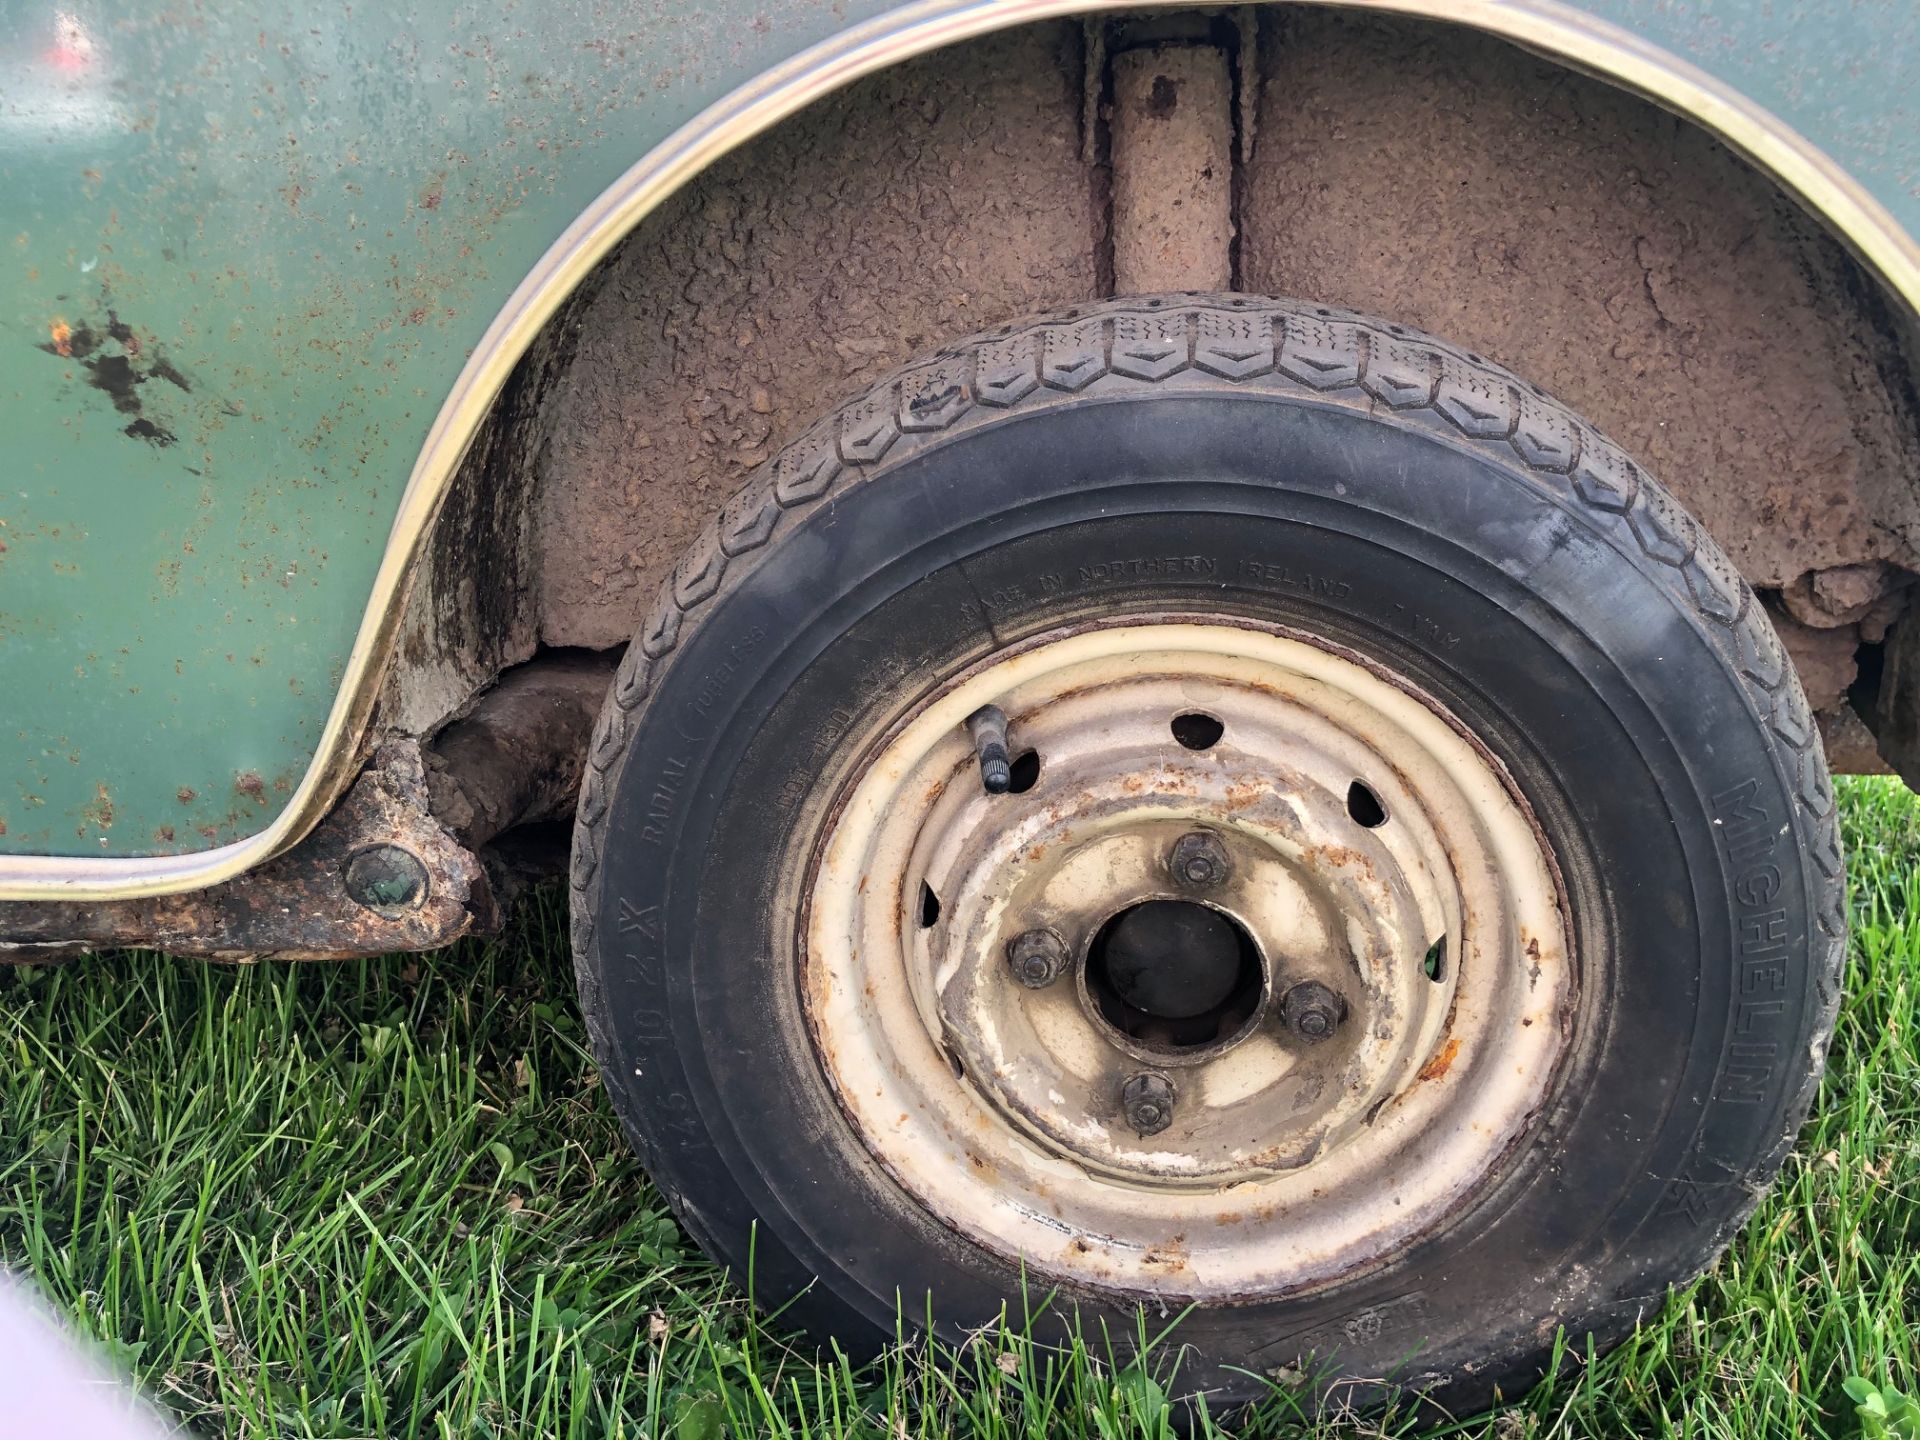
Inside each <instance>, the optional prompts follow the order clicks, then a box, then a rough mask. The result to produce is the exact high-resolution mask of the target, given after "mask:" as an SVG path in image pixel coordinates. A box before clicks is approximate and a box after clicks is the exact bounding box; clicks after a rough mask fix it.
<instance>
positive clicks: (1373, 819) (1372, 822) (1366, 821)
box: [1347, 780, 1387, 830]
mask: <svg viewBox="0 0 1920 1440" xmlns="http://www.w3.org/2000/svg"><path fill="white" fill-rule="evenodd" d="M1347 814H1349V815H1351V816H1352V817H1353V822H1354V824H1356V825H1364V826H1366V827H1367V829H1369V830H1377V829H1379V827H1380V826H1382V825H1384V824H1386V823H1387V807H1386V806H1384V805H1382V804H1381V803H1380V797H1379V796H1378V795H1376V794H1374V793H1373V790H1372V787H1370V786H1369V785H1368V784H1367V783H1366V782H1365V781H1364V780H1356V781H1354V782H1353V783H1352V784H1351V785H1349V786H1348V787H1347Z"/></svg>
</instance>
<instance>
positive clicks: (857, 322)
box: [534, 24, 1104, 648]
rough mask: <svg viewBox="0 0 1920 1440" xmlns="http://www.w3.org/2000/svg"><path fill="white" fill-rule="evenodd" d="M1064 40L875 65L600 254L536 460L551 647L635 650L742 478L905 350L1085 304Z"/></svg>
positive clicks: (1090, 283) (1087, 236) (1042, 38)
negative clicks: (615, 248)
mask: <svg viewBox="0 0 1920 1440" xmlns="http://www.w3.org/2000/svg"><path fill="white" fill-rule="evenodd" d="M1080 53H1081V31H1080V27H1079V26H1078V25H1073V24H1056V25H1042V26H1033V27H1027V28H1023V29H1019V30H1014V31H1011V32H1008V33H1006V34H1002V35H998V36H994V37H991V38H989V39H988V40H985V41H982V42H979V43H977V44H973V45H969V46H966V47H964V48H961V49H957V50H952V51H945V52H941V53H937V54H934V55H931V56H928V57H926V58H925V59H922V60H917V61H915V62H913V63H911V64H908V65H905V66H902V67H901V68H899V69H898V70H893V71H888V72H886V73H884V74H882V75H879V76H876V77H874V78H872V79H870V80H866V81H863V82H862V83H860V84H858V85H856V86H854V87H853V88H852V89H850V90H848V91H845V92H843V93H841V94H839V95H836V96H833V97H832V98H830V99H828V100H826V101H824V102H822V103H821V104H820V105H819V106H817V107H815V108H814V109H812V110H809V111H808V112H806V113H805V114H804V115H801V116H799V117H798V118H797V119H796V120H794V121H792V122H790V123H789V124H787V125H785V126H782V127H781V128H780V129H778V130H776V131H775V132H773V133H772V134H770V135H768V136H766V137H765V138H763V139H761V140H759V141H756V142H755V143H753V144H751V145H749V146H747V147H746V148H744V149H743V150H740V151H737V152H735V153H734V154H733V155H731V156H729V157H727V158H726V159H725V160H722V161H721V162H720V163H719V164H717V165H716V166H714V168H713V169H712V170H710V171H708V172H707V173H706V174H705V175H703V176H701V178H700V179H699V180H697V181H696V182H695V183H694V184H693V185H691V186H690V187H688V189H687V190H686V191H685V192H683V193H682V194H680V195H678V196H676V197H675V198H674V200H673V201H672V202H670V203H669V204H668V205H667V206H666V207H665V208H664V209H663V210H662V212H661V213H659V214H657V215H655V216H654V217H652V218H651V219H649V220H648V221H647V222H646V223H645V224H643V225H642V226H641V228H640V229H639V231H637V232H636V233H635V235H634V236H633V237H632V239H631V240H630V241H629V242H628V243H627V245H626V246H625V247H624V248H623V249H622V250H621V252H620V254H619V255H618V256H617V257H616V258H615V259H614V260H613V261H612V262H611V265H612V273H611V275H610V276H609V278H608V283H607V284H606V286H605V288H604V289H603V290H602V291H601V292H600V296H599V299H598V301H597V302H596V303H594V304H593V305H592V306H590V307H589V308H588V309H587V311H586V312H585V313H584V314H583V316H582V318H581V326H582V329H581V335H580V340H579V347H578V350H577V352H576V354H575V358H574V362H573V368H572V372H571V375H570V377H569V381H568V384H567V386H566V389H565V393H564V394H563V395H562V397H561V399H560V402H559V403H560V409H559V412H558V414H557V415H556V417H555V424H554V428H553V433H552V438H551V440H550V441H549V443H548V445H547V447H546V449H545V451H544V452H543V454H542V456H541V459H540V475H539V488H538V494H537V498H536V502H535V511H534V546H535V554H536V557H537V564H538V567H539V574H540V577H541V594H540V606H539V616H538V622H539V628H540V635H541V639H542V640H543V641H544V642H545V643H547V644H550V645H551V644H561V645H580V646H590V647H595V648H599V647H605V646H610V645H616V644H622V643H624V642H625V641H626V640H627V639H628V638H630V637H631V636H632V634H633V632H634V630H635V628H636V627H637V626H638V624H639V622H640V617H641V615H642V613H643V612H644V611H645V610H646V608H647V607H648V606H649V605H650V604H651V603H652V601H653V595H654V591H655V589H656V587H657V586H658V584H659V580H660V577H661V576H662V575H664V574H665V573H666V572H667V570H668V568H669V567H670V566H671V565H672V564H673V562H674V560H675V559H676V558H677V557H678V555H679V554H680V552H681V550H682V549H684V548H685V546H686V545H687V544H688V543H689V542H690V541H691V540H692V539H693V538H694V536H695V535H696V534H697V533H698V531H699V529H700V526H701V525H702V524H703V523H704V522H705V521H706V520H707V519H708V517H710V516H711V515H712V514H713V513H714V512H715V511H717V510H718V509H719V508H720V506H721V505H722V504H724V503H725V502H726V500H727V499H728V497H730V496H731V495H732V494H733V493H734V491H735V490H737V489H739V487H740V486H741V485H742V484H744V483H745V481H746V478H747V476H748V475H749V474H750V473H751V472H752V470H753V468H754V467H755V466H756V465H758V464H759V463H760V462H761V461H763V460H765V459H766V458H767V457H768V456H770V455H772V454H773V453H774V452H775V451H776V450H778V449H779V448H780V447H781V446H782V445H784V444H785V443H786V442H787V441H789V440H791V439H792V438H793V437H794V436H795V435H797V434H799V433H800V431H801V430H802V429H804V428H805V427H806V426H808V425H810V424H812V423H813V421H814V420H815V419H817V418H818V417H819V416H821V415H822V414H824V413H826V412H827V411H828V410H830V409H831V408H832V407H833V406H834V405H835V404H837V403H838V402H839V401H841V400H843V399H845V398H846V396H848V395H849V394H852V393H853V392H855V391H857V390H859V389H860V388H861V387H862V386H863V385H865V384H867V383H869V382H870V381H872V380H873V379H875V378H877V377H878V376H880V375H882V374H884V373H886V372H887V371H888V370H890V369H892V368H894V367H895V366H897V365H899V364H901V363H903V362H904V361H906V360H907V359H909V358H911V357H912V356H913V355H915V354H917V353H919V352H921V351H924V350H926V349H927V348H928V347H930V346H936V345H939V344H941V343H942V342H943V341H946V340H949V339H953V338H956V337H959V336H964V335H967V334H970V333H972V332H973V331H976V330H979V329H981V328H982V327H984V326H987V325H990V324H997V323H999V322H1000V321H1001V320H1002V319H1004V318H1006V317H1008V316H1015V315H1024V314H1028V313H1030V312H1032V311H1035V310H1043V309H1047V308H1049V307H1054V306H1060V305H1068V304H1072V303H1074V302H1077V301H1084V300H1089V299H1094V298H1096V297H1097V295H1098V282H1097V259H1098V242H1099V236H1100V232H1101V229H1102V226H1103V224H1104V221H1103V218H1102V216H1101V214H1100V212H1099V211H1098V210H1096V207H1095V204H1094V198H1095V197H1094V191H1093V185H1092V180H1091V175H1090V171H1089V169H1088V167H1087V166H1086V165H1085V164H1084V163H1083V162H1082V160H1081V136H1080V122H1081V92H1080V83H1079V75H1078V67H1079V63H1080Z"/></svg>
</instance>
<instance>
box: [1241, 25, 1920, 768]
mask: <svg viewBox="0 0 1920 1440" xmlns="http://www.w3.org/2000/svg"><path fill="white" fill-rule="evenodd" d="M1259 72H1260V93H1259V96H1258V103H1259V117H1260V119H1259V135H1258V144H1257V146H1256V148H1255V150H1254V153H1253V157H1252V159H1251V161H1250V163H1249V164H1248V166H1247V167H1246V171H1245V175H1244V178H1243V185H1244V191H1243V199H1242V210H1241V219H1242V225H1243V234H1242V236H1241V245H1242V256H1243V271H1244V273H1243V274H1242V276H1241V277H1240V281H1241V287H1242V288H1243V289H1247V290H1254V291H1262V292H1271V293H1275V294H1283V295H1292V296H1297V297H1300V298H1302V299H1310V300H1316V301H1320V302H1323V303H1327V304H1339V305H1349V306H1353V307H1355V308H1357V309H1361V310H1369V311H1373V312H1375V313H1378V314H1382V315H1389V316H1392V317H1393V318H1395V319H1397V320H1403V321H1405V322H1406V323H1408V324H1410V325H1416V326H1420V327H1422V328H1425V329H1428V330H1431V331H1432V332H1433V333H1435V334H1438V335H1443V336H1445V337H1447V338H1448V339H1450V340H1452V341H1454V342H1455V343H1457V344H1460V345H1463V346H1469V347H1472V348H1473V349H1474V350H1476V351H1479V352H1480V353H1483V354H1486V355H1488V356H1491V357H1493V358H1495V359H1497V360H1498V361H1499V362H1500V363H1501V364H1503V365H1506V366H1509V367H1511V368H1512V369H1513V370H1515V371H1516V372H1518V373H1519V374H1522V375H1525V376H1527V377H1528V378H1529V379H1531V380H1533V381H1535V382H1537V383H1539V384H1541V385H1544V386H1545V387H1546V388H1547V389H1548V390H1550V391H1552V392H1553V394H1554V395H1556V396H1557V397H1558V398H1559V399H1561V400H1564V401H1565V402H1566V403H1567V404H1569V405H1571V406H1573V407H1574V408H1575V409H1576V410H1578V411H1580V412H1581V413H1583V414H1585V415H1587V416H1589V417H1591V418H1592V419H1593V421H1594V422H1595V423H1596V424H1598V425H1600V426H1601V427H1602V428H1604V429H1605V430H1606V431H1608V433H1610V434H1611V435H1612V436H1613V437H1614V439H1615V440H1616V441H1618V442H1619V443H1620V444H1621V445H1622V446H1623V447H1625V448H1626V449H1627V450H1628V451H1629V452H1630V453H1631V454H1633V455H1634V456H1635V458H1637V459H1639V460H1642V461H1644V462H1645V463H1646V465H1647V467H1648V468H1649V469H1650V470H1651V471H1652V472H1653V473H1654V474H1656V475H1658V476H1659V477H1660V478H1661V480H1662V481H1663V482H1664V483H1665V484H1666V485H1667V487H1668V488H1669V489H1670V490H1672V491H1673V493H1674V495H1675V496H1676V498H1678V499H1679V500H1680V501H1681V503H1682V504H1684V505H1686V506H1687V508H1688V509H1689V510H1691V511H1692V512H1693V514H1694V515H1696V516H1698V517H1699V519H1700V520H1701V521H1702V522H1703V523H1704V524H1705V525H1706V527H1707V529H1708V531H1709V532H1710V533H1711V534H1712V535H1713V536H1714V538H1715V539H1717V540H1718V541H1719V542H1720V544H1721V546H1722V548H1724V549H1725V550H1726V552H1727V554H1728V555H1729V557H1730V558H1731V559H1732V560H1733V561H1734V563H1735V564H1736V565H1737V566H1738V567H1739V569H1740V571H1741V573H1742V574H1744V575H1745V576H1746V577H1747V579H1748V581H1749V582H1750V583H1752V584H1753V585H1754V586H1755V587H1756V588H1758V589H1760V590H1761V591H1762V592H1763V594H1764V595H1766V598H1767V600H1768V608H1769V611H1770V612H1771V613H1772V614H1773V615H1774V616H1775V617H1776V619H1777V620H1778V621H1780V622H1781V626H1780V628H1781V630H1782V638H1783V640H1784V641H1785V643H1786V644H1787V647H1788V649H1789V651H1790V652H1791V653H1792V654H1793V656H1794V659H1795V662H1796V665H1797V666H1798V667H1799V669H1800V670H1801V674H1802V679H1803V681H1804V682H1805V683H1806V687H1807V691H1808V698H1809V700H1810V701H1811V703H1812V704H1813V706H1814V708H1815V709H1816V710H1819V711H1822V712H1827V714H1828V715H1830V716H1832V717H1833V718H1834V719H1835V720H1836V721H1840V722H1844V720H1845V719H1847V718H1849V717H1844V716H1842V715H1841V713H1840V712H1841V711H1842V710H1843V707H1844V703H1845V695H1846V691H1847V688H1848V686H1849V685H1851V684H1852V683H1853V681H1854V679H1855V677H1856V669H1855V652H1856V651H1857V650H1858V649H1859V648H1860V647H1861V646H1862V645H1875V644H1878V643H1879V642H1880V641H1881V640H1883V639H1884V638H1885V635H1886V633H1887V629H1888V626H1889V624H1890V623H1891V622H1892V621H1893V619H1894V618H1895V617H1896V616H1897V615H1898V614H1899V613H1900V611H1901V610H1902V609H1903V608H1904V604H1905V596H1904V594H1903V593H1902V592H1903V590H1904V587H1905V584H1906V582H1907V580H1908V578H1909V577H1908V575H1907V573H1906V572H1907V571H1908V570H1910V569H1913V568H1916V567H1920V556H1917V554H1916V540H1920V496H1917V495H1916V484H1920V444H1917V441H1916V427H1920V416H1916V414H1915V411H1914V406H1913V403H1912V393H1913V392H1912V382H1911V378H1910V372H1909V370H1908V367H1907V362H1906V360H1905V358H1904V357H1903V356H1902V355H1901V354H1900V353H1899V352H1898V346H1897V341H1896V340H1895V339H1894V337H1893V335H1892V333H1891V323H1890V321H1889V320H1888V317H1886V316H1885V315H1883V314H1881V313H1879V306H1878V304H1877V296H1876V295H1875V293H1874V292H1873V290H1872V287H1871V284H1870V282H1868V281H1867V280H1866V278H1865V277H1864V276H1863V275H1862V274H1861V272H1860V270H1859V268H1858V266H1857V265H1856V264H1855V263H1854V262H1853V260H1852V259H1851V258H1850V257H1849V256H1847V255H1846V253H1845V252H1844V251H1843V250H1842V249H1841V247H1840V246H1839V244H1838V243H1837V242H1835V241H1833V240H1832V239H1831V238H1829V237H1828V236H1827V235H1826V233H1825V232H1824V231H1822V230H1821V229H1820V228H1819V227H1818V225H1817V224H1816V223H1815V222H1813V221H1812V220H1810V219H1809V218H1808V217H1806V216H1805V215H1803V214H1801V213H1800V212H1799V211H1798V210H1796V209H1794V208H1792V207H1791V206H1790V205H1789V204H1788V203H1787V202H1786V201H1785V200H1783V199H1782V198H1781V197H1780V196H1779V194H1778V193H1777V192H1776V191H1775V190H1774V188H1773V187H1772V186H1771V184H1770V183H1769V182H1767V181H1766V180H1765V179H1763V178H1762V177H1761V176H1759V175H1758V174H1757V173H1755V172H1754V171H1753V170H1752V169H1750V168H1749V167H1748V166H1747V165H1746V164H1745V163H1744V162H1742V161H1740V160H1738V159H1737V158H1735V157H1734V156H1733V155H1732V154H1731V153H1730V152H1729V151H1727V150H1726V149H1725V148H1724V147H1723V146H1721V145H1720V144H1719V143H1718V142H1717V141H1715V140H1713V139H1711V138H1710V137H1708V136H1707V135H1705V134H1704V133H1703V132H1701V131H1700V130H1698V129H1696V128H1695V127H1693V126H1692V125H1690V124H1689V123H1687V122H1685V121H1682V120H1680V119H1678V118H1676V117H1674V116H1672V115H1669V114H1667V113H1665V112H1664V111H1661V110H1659V109H1657V108H1655V107H1654V106H1652V105H1649V104H1647V103H1645V102H1643V101H1640V100H1638V99H1636V98H1634V97H1632V96H1629V95H1626V94H1624V93H1622V92H1620V91H1618V90H1614V89H1612V88H1610V87H1608V86H1606V85H1603V84H1600V83H1599V82H1597V81H1593V80H1588V79H1585V78H1582V77H1580V76H1577V75H1573V74H1571V73H1569V72H1567V71H1565V70H1562V69H1559V68H1558V67H1556V66H1554V65H1552V64H1550V63H1548V62H1547V61H1545V60H1541V59H1538V58H1536V57H1533V56H1530V55H1527V54H1525V53H1523V52H1521V51H1519V50H1516V49H1514V48H1512V47H1510V46H1506V45H1503V44H1500V43H1498V42H1496V41H1492V40H1488V39H1484V38H1481V37H1477V36H1473V35H1470V34H1466V33H1464V32H1460V31H1455V30H1451V29H1447V28H1445V27H1441V26H1437V25H1425V24H1405V23H1384V22H1380V21H1374V20H1367V19H1351V18H1347V17H1342V16H1337V15H1329V14H1324V13H1317V12H1314V11H1311V10H1306V9H1302V10H1297V11H1291V12H1288V13H1286V14H1284V15H1283V16H1281V17H1280V23H1278V24H1277V25H1275V26H1270V27H1268V35H1267V37H1266V43H1263V44H1262V46H1261V51H1260V62H1259ZM1863 319H1864V320H1865V321H1866V322H1868V323H1863ZM1876 321H1877V322H1879V323H1880V324H1882V325H1884V326H1885V327H1886V328H1885V330H1883V331H1882V332H1881V333H1877V334H1876V333H1875V330H1874V328H1873V322H1876ZM1835 571H1837V572H1838V574H1837V575H1834V576H1831V577H1829V576H1827V575H1826V574H1825V572H1835ZM1778 590H1785V591H1786V592H1787V593H1786V594H1785V595H1784V596H1782V595H1776V594H1772V593H1770V592H1774V591H1778ZM1831 590H1841V591H1844V592H1845V594H1844V595H1837V596H1835V597H1834V601H1835V603H1832V604H1821V603H1818V601H1817V597H1818V596H1820V595H1822V594H1823V593H1825V592H1827V591H1831ZM1854 602H1860V603H1858V604H1855V603H1854ZM1834 728H1835V727H1834V726H1829V730H1830V732H1831V731H1832V730H1833V729H1834ZM1840 728H1842V729H1844V730H1845V732H1846V734H1847V735H1848V736H1849V737H1851V739H1852V740H1853V743H1854V747H1855V748H1858V744H1859V741H1860V740H1862V739H1864V735H1863V734H1862V733H1861V732H1860V729H1859V724H1858V721H1857V720H1854V721H1852V723H1851V725H1845V724H1844V723H1842V724H1841V726H1840ZM1841 758H1846V757H1841Z"/></svg>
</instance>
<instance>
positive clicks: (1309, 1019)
mask: <svg viewBox="0 0 1920 1440" xmlns="http://www.w3.org/2000/svg"><path fill="white" fill-rule="evenodd" d="M1346 1015H1347V1007H1346V1003H1345V1002H1344V1001H1342V1000H1341V998H1340V997H1339V996H1338V995H1336V994H1334V993H1333V991H1331V990H1329V989H1328V988H1327V987H1326V986H1324V985H1322V984H1321V983H1320V982H1319V981H1318V980H1302V981H1301V982H1300V983H1299V984H1298V985H1295V986H1294V987H1293V988H1292V989H1290V990H1289V991H1287V993H1286V994H1285V995H1283V996H1282V997H1281V999H1280V1022H1281V1023H1282V1024H1283V1025H1285V1026H1286V1027H1287V1029H1288V1031H1289V1032H1291V1034H1292V1035H1293V1037H1294V1038H1295V1039H1296V1040H1304V1041H1305V1042H1306V1043H1307V1044H1309V1045H1318V1044H1319V1043H1320V1042H1321V1041H1322V1040H1331V1039H1332V1038H1333V1032H1334V1031H1335V1030H1337V1029H1339V1028H1340V1022H1341V1021H1342V1020H1344V1019H1345V1018H1346Z"/></svg>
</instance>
